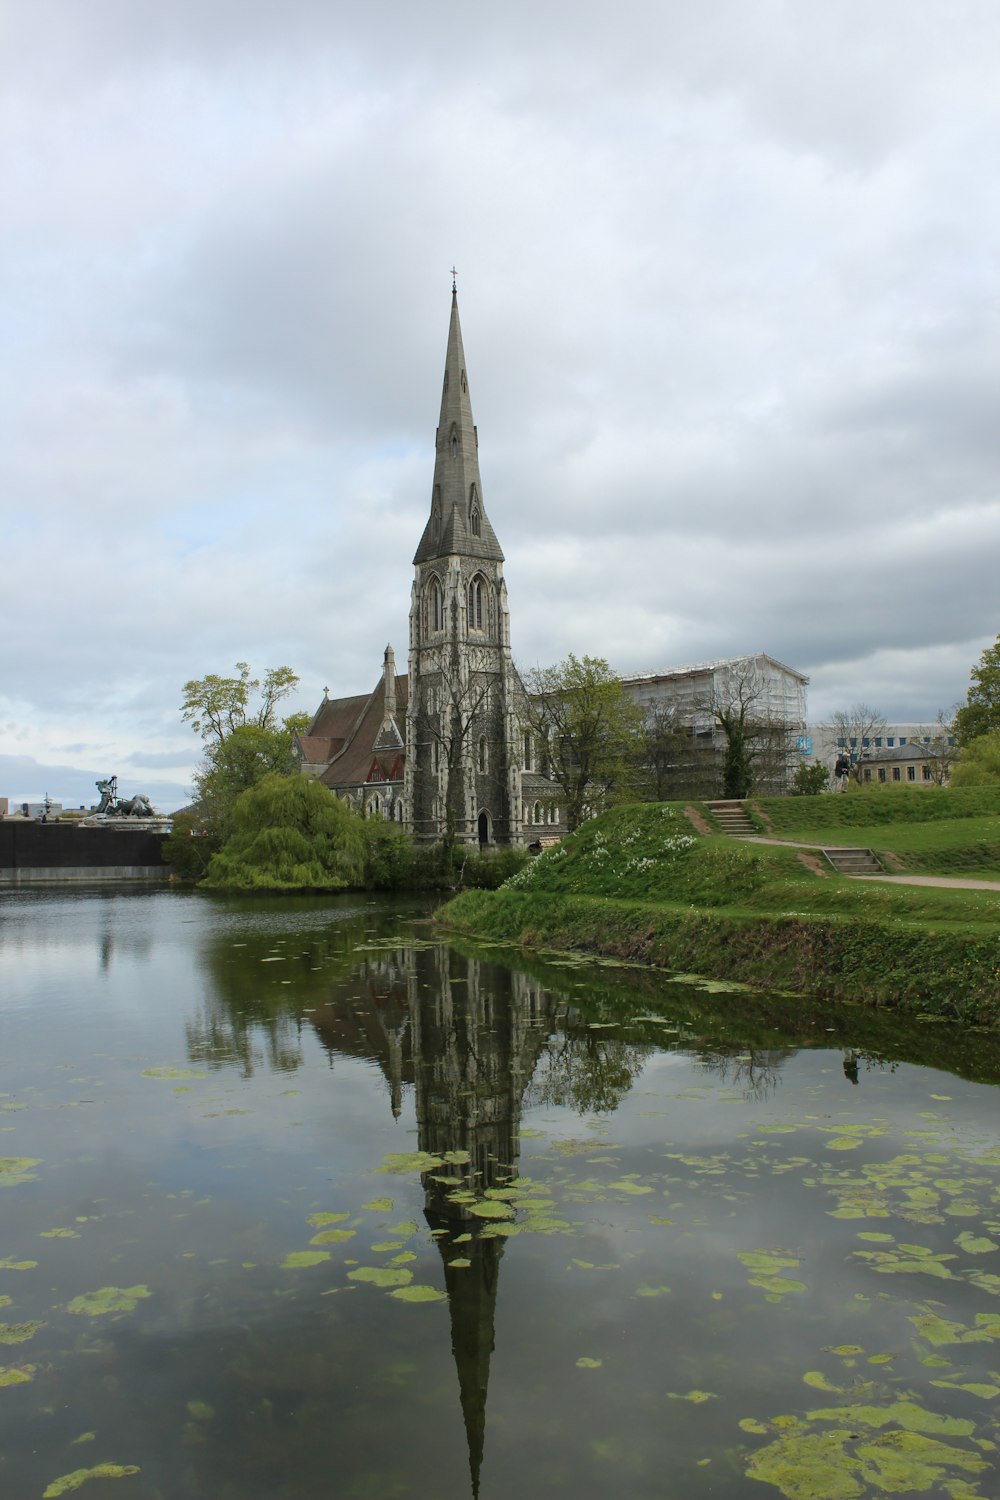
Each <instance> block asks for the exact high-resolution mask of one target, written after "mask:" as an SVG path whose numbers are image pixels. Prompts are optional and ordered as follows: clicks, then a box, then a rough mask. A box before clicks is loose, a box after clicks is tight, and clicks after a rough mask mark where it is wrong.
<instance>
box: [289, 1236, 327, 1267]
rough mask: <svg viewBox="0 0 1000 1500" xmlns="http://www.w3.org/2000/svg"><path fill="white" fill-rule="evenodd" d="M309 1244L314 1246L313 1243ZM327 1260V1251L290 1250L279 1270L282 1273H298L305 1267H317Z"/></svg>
mask: <svg viewBox="0 0 1000 1500" xmlns="http://www.w3.org/2000/svg"><path fill="white" fill-rule="evenodd" d="M317 1238H319V1236H317ZM311 1243H313V1244H315V1241H312V1242H311ZM329 1259H330V1252H329V1250H291V1251H289V1253H288V1254H287V1255H286V1256H285V1258H284V1260H283V1261H282V1262H281V1269H282V1270H283V1271H299V1270H302V1269H303V1268H305V1267H307V1266H318V1265H320V1264H321V1262H323V1261H324V1260H329Z"/></svg>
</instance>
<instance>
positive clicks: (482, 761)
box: [479, 734, 489, 771]
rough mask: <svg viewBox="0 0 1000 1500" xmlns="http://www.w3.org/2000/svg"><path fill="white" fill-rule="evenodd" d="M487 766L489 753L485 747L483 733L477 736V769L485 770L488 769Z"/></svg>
mask: <svg viewBox="0 0 1000 1500" xmlns="http://www.w3.org/2000/svg"><path fill="white" fill-rule="evenodd" d="M488 767H489V753H488V751H487V747H486V736H485V734H483V735H480V737H479V769H480V770H481V771H485V770H487V769H488Z"/></svg>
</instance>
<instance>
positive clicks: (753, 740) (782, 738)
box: [695, 657, 792, 797]
mask: <svg viewBox="0 0 1000 1500" xmlns="http://www.w3.org/2000/svg"><path fill="white" fill-rule="evenodd" d="M767 687H768V684H767V678H766V677H765V675H764V673H763V671H762V670H761V668H760V667H759V666H758V665H757V663H756V662H755V661H754V659H753V657H746V658H745V659H744V660H742V661H738V662H733V663H732V664H731V665H729V666H727V667H726V668H725V669H724V670H723V671H722V672H720V673H719V674H718V675H717V676H716V677H715V678H713V682H712V687H711V689H710V691H709V692H708V693H707V694H706V695H705V696H704V697H702V698H700V699H699V700H698V701H697V703H696V705H695V706H696V707H697V708H698V709H699V710H700V711H701V712H702V713H707V714H709V715H711V717H712V719H713V721H714V722H715V724H716V725H717V727H718V728H719V729H720V730H721V731H722V734H723V738H724V740H725V746H724V750H723V758H722V794H723V796H724V797H749V795H750V793H751V792H752V791H753V789H754V786H755V785H756V784H757V783H758V782H759V781H762V780H766V781H769V782H771V783H772V784H775V785H780V786H782V787H783V786H784V785H785V783H786V782H787V775H788V753H789V739H790V735H791V732H792V730H791V726H790V725H788V724H786V723H785V722H784V721H783V720H781V719H776V718H775V717H774V716H773V715H772V714H771V712H770V710H769V708H768V703H767V696H768V694H767Z"/></svg>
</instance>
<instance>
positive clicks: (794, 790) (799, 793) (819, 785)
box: [789, 760, 830, 797]
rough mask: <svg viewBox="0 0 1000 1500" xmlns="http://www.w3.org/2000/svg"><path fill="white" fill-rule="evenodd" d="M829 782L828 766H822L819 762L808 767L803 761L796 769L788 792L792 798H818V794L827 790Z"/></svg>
mask: <svg viewBox="0 0 1000 1500" xmlns="http://www.w3.org/2000/svg"><path fill="white" fill-rule="evenodd" d="M829 781H830V768H829V766H824V765H822V764H821V763H820V762H819V761H815V762H814V763H813V764H812V765H809V763H808V762H807V761H804V760H803V761H800V762H799V764H798V766H797V767H796V771H795V775H794V776H793V777H792V784H791V787H790V788H789V790H790V792H791V795H792V796H793V797H818V796H819V794H820V792H825V791H826V790H827V787H828V784H829Z"/></svg>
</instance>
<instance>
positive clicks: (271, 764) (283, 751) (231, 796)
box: [194, 716, 302, 832]
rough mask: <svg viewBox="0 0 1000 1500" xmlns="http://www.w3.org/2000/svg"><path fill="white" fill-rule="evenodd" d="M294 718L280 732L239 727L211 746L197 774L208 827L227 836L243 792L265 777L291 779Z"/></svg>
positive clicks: (295, 717) (200, 800) (293, 762)
mask: <svg viewBox="0 0 1000 1500" xmlns="http://www.w3.org/2000/svg"><path fill="white" fill-rule="evenodd" d="M300 717H302V716H294V717H293V720H292V722H291V723H290V724H289V723H288V722H286V723H285V724H284V725H282V726H281V727H280V728H277V729H262V728H261V727H260V725H258V724H240V725H238V726H237V727H236V728H235V729H233V730H232V731H231V732H230V733H229V734H227V735H226V737H225V738H224V739H222V740H220V741H217V742H214V743H212V744H211V745H209V747H208V749H207V751H206V755H205V760H204V762H203V763H202V765H201V767H200V769H199V770H198V771H197V772H196V773H195V778H194V782H195V790H196V793H197V798H198V802H199V803H200V804H201V810H202V814H203V817H204V819H205V821H206V823H207V824H208V825H209V826H210V827H214V828H217V829H218V830H219V831H220V832H225V830H226V824H227V821H228V818H229V814H230V811H231V810H232V807H233V804H234V803H235V801H236V798H237V797H238V796H239V795H240V793H241V792H246V791H249V790H250V788H251V787H254V786H256V785H257V783H258V782H259V781H262V780H263V778H264V777H265V776H270V775H273V774H277V775H280V776H291V775H293V774H294V772H295V770H296V766H295V761H294V759H293V758H292V736H293V731H294V729H295V728H296V727H297V723H296V722H295V720H296V719H298V718H300Z"/></svg>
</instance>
